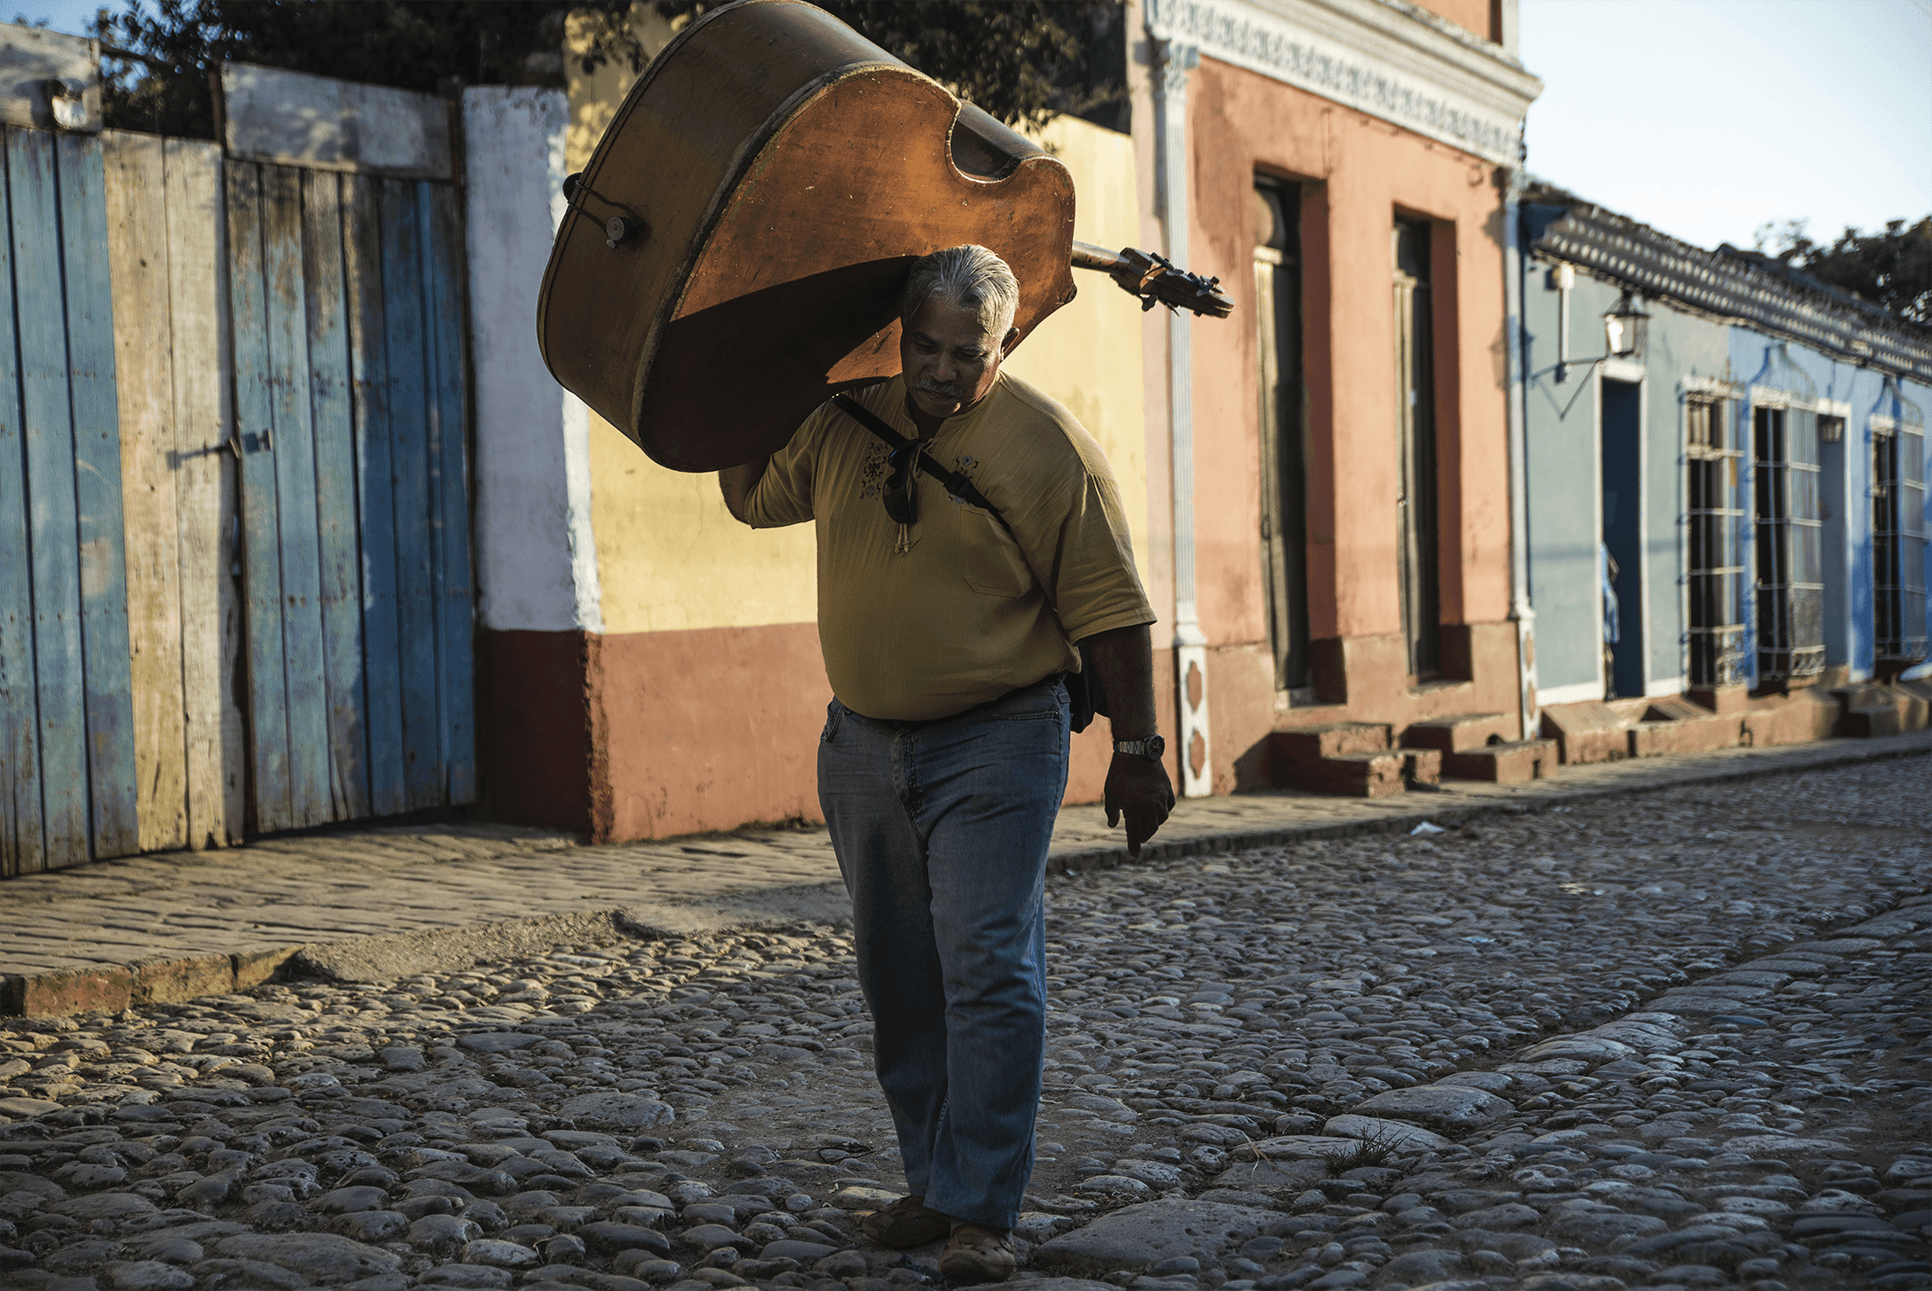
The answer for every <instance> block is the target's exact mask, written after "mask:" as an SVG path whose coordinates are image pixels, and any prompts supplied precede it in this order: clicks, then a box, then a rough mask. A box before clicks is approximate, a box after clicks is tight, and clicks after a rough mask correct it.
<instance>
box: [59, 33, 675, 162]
mask: <svg viewBox="0 0 1932 1291" xmlns="http://www.w3.org/2000/svg"><path fill="white" fill-rule="evenodd" d="M630 11H631V0H569V2H568V3H566V2H565V0H488V2H487V3H484V2H482V0H473V2H470V3H451V2H450V0H146V3H142V2H141V0H121V8H120V9H119V10H118V11H114V12H109V11H106V10H103V11H102V16H101V18H100V19H99V20H98V21H97V22H96V23H95V24H94V34H96V35H98V36H100V38H101V39H102V41H103V42H105V43H107V44H108V45H111V46H115V47H117V48H119V49H122V50H126V51H128V52H130V53H133V54H136V55H139V56H140V57H139V58H135V59H128V58H121V59H114V58H112V56H110V62H109V66H108V73H107V77H106V83H105V85H104V86H103V108H104V110H105V113H106V117H107V123H108V124H109V125H111V126H117V127H120V128H123V129H132V130H152V131H156V132H158V133H163V134H171V135H191V136H199V137H207V136H210V135H212V134H213V133H214V111H213V95H212V91H211V89H210V83H209V71H210V69H211V68H215V67H218V66H219V65H220V64H221V63H223V62H226V61H234V62H242V63H260V64H263V65H266V66H269V67H280V68H286V69H288V70H290V71H297V72H314V73H317V74H319V75H322V76H334V77H340V78H342V79H344V80H350V81H366V82H371V83H374V84H377V85H393V86H398V87H400V88H402V89H409V90H420V91H423V92H425V93H432V94H434V93H447V92H449V90H450V89H451V88H452V87H453V86H457V85H463V84H494V85H503V84H509V85H527V84H562V81H563V72H564V65H563V53H562V50H563V37H564V20H565V18H566V16H567V15H568V14H570V13H573V12H575V13H578V14H581V15H583V17H584V20H585V21H586V22H587V24H588V26H589V33H590V37H591V40H590V47H589V49H588V51H587V53H586V55H585V60H584V61H585V70H591V69H593V68H595V67H597V66H599V65H601V64H603V63H605V62H610V61H619V60H621V61H626V62H629V63H630V64H631V66H632V67H633V68H642V67H643V65H644V63H645V61H646V58H647V56H646V51H645V50H644V49H643V48H642V47H641V46H640V45H639V43H638V41H637V38H636V37H635V36H634V35H632V33H631V30H630V26H629V22H628V19H629V15H630Z"/></svg>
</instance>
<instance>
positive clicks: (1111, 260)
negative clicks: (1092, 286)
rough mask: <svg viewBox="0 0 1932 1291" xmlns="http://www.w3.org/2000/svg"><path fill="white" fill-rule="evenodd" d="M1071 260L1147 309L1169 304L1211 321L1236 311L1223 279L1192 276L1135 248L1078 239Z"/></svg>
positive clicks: (1078, 266)
mask: <svg viewBox="0 0 1932 1291" xmlns="http://www.w3.org/2000/svg"><path fill="white" fill-rule="evenodd" d="M1071 260H1072V263H1073V267H1074V268H1076V269H1091V270H1094V271H1096V272H1098V273H1104V274H1106V275H1107V276H1108V277H1109V278H1112V279H1113V280H1114V283H1115V284H1116V285H1117V286H1119V288H1120V289H1121V290H1122V291H1124V292H1126V293H1127V294H1128V295H1130V296H1134V297H1137V298H1138V299H1139V300H1140V307H1141V309H1143V310H1148V309H1152V308H1153V307H1154V306H1156V305H1165V306H1167V307H1168V308H1169V309H1185V310H1188V311H1190V312H1191V313H1196V314H1205V315H1207V316H1208V317H1210V318H1226V317H1227V316H1228V315H1229V314H1230V313H1232V312H1234V302H1233V301H1232V300H1230V299H1229V298H1228V295H1227V293H1226V292H1224V291H1222V290H1221V280H1220V279H1219V278H1203V277H1201V276H1200V275H1199V274H1193V273H1189V272H1187V270H1185V269H1180V268H1177V267H1175V265H1174V264H1173V263H1172V262H1170V261H1169V260H1168V259H1167V258H1166V257H1165V256H1162V255H1159V254H1156V253H1154V252H1151V251H1141V250H1138V249H1136V248H1134V247H1123V248H1122V249H1121V250H1119V251H1109V250H1107V248H1105V247H1102V246H1095V245H1094V244H1093V243H1091V242H1081V241H1078V240H1076V241H1075V242H1074V244H1073V254H1072V256H1071Z"/></svg>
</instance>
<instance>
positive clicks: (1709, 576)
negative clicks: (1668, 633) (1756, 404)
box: [1684, 398, 1744, 686]
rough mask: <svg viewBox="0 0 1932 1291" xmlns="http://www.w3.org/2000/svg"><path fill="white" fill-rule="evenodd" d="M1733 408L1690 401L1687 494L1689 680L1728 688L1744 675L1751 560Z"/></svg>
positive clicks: (1686, 421) (1717, 402) (1686, 418)
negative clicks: (1743, 547)
mask: <svg viewBox="0 0 1932 1291" xmlns="http://www.w3.org/2000/svg"><path fill="white" fill-rule="evenodd" d="M1731 422H1732V418H1731V416H1730V409H1729V406H1728V405H1727V404H1726V403H1725V402H1724V401H1723V400H1721V399H1696V398H1693V399H1691V400H1689V401H1688V402H1686V403H1685V405H1684V470H1685V477H1686V478H1685V490H1684V496H1685V498H1686V499H1687V501H1688V502H1689V506H1688V507H1687V508H1686V510H1685V514H1684V524H1685V526H1686V527H1687V528H1688V529H1689V534H1688V539H1689V541H1688V543H1687V546H1688V548H1689V553H1688V554H1689V559H1688V562H1687V572H1686V580H1687V582H1688V584H1689V593H1690V596H1689V600H1690V606H1689V611H1690V612H1689V615H1688V618H1687V622H1688V623H1689V625H1690V628H1689V631H1688V633H1687V635H1688V637H1689V644H1690V669H1689V671H1690V679H1691V684H1692V685H1693V686H1725V685H1730V684H1731V683H1733V682H1737V681H1741V680H1743V677H1744V561H1743V557H1742V554H1741V553H1740V552H1739V550H1738V529H1739V526H1740V525H1741V524H1742V522H1743V519H1744V510H1743V508H1741V507H1739V506H1738V505H1737V473H1738V461H1739V459H1740V458H1741V457H1742V456H1743V454H1742V452H1741V451H1740V450H1739V449H1738V448H1737V446H1736V444H1735V443H1734V442H1733V437H1732V434H1731V431H1730V426H1731Z"/></svg>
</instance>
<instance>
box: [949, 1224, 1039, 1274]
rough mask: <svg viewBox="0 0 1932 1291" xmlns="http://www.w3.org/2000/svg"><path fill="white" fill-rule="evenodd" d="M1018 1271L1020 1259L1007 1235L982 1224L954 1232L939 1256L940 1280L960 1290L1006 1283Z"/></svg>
mask: <svg viewBox="0 0 1932 1291" xmlns="http://www.w3.org/2000/svg"><path fill="white" fill-rule="evenodd" d="M1019 1268H1020V1261H1019V1257H1018V1256H1016V1255H1014V1253H1013V1244H1012V1243H1011V1242H1010V1241H1008V1240H1007V1236H1006V1234H1005V1233H1001V1232H996V1231H994V1230H993V1229H990V1228H986V1227H984V1226H982V1225H980V1224H961V1225H960V1226H959V1227H958V1228H955V1229H954V1230H953V1235H952V1236H951V1237H949V1238H947V1239H946V1249H945V1250H944V1251H942V1252H940V1255H939V1276H940V1277H942V1278H945V1279H946V1280H947V1281H948V1282H952V1283H955V1284H957V1285H960V1286H970V1285H974V1284H977V1283H980V1282H1004V1281H1006V1280H1007V1279H1008V1278H1010V1277H1012V1276H1013V1275H1014V1274H1015V1273H1017V1272H1018V1271H1019Z"/></svg>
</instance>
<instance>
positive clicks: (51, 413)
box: [0, 128, 139, 876]
mask: <svg viewBox="0 0 1932 1291" xmlns="http://www.w3.org/2000/svg"><path fill="white" fill-rule="evenodd" d="M0 133H4V145H5V146H4V164H3V165H0V186H3V187H4V197H5V203H4V207H0V211H4V215H5V223H6V231H7V236H6V238H5V242H4V246H0V304H4V306H5V307H4V308H0V876H6V875H14V874H25V873H31V872H34V871H37V870H44V869H51V868H54V867H56V866H62V865H71V864H74V863H75V862H78V861H84V860H87V859H89V858H91V857H105V856H123V855H126V854H128V853H130V852H133V851H135V850H136V849H137V847H138V845H139V842H138V840H139V834H138V827H137V822H136V806H135V776H134V712H133V691H132V683H131V680H130V671H129V666H128V624H127V577H126V566H125V549H124V544H123V541H122V520H121V465H120V426H119V415H118V410H117V408H116V403H115V387H114V316H113V302H112V299H111V294H110V291H109V286H108V274H107V265H108V255H107V223H106V207H105V203H104V200H103V184H104V172H103V163H102V155H101V143H100V140H99V139H98V138H96V137H92V136H81V135H61V136H55V135H52V134H48V133H45V132H42V131H37V130H25V129H13V128H8V129H6V130H4V132H0Z"/></svg>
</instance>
